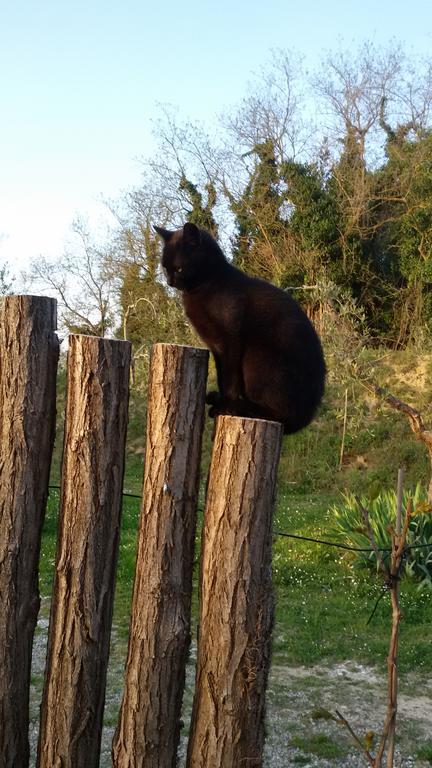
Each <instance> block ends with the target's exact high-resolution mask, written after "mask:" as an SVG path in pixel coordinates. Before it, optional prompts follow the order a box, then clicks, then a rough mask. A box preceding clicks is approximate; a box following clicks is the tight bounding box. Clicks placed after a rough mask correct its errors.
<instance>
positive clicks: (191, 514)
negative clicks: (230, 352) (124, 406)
mask: <svg viewBox="0 0 432 768" xmlns="http://www.w3.org/2000/svg"><path fill="white" fill-rule="evenodd" d="M207 361H208V352H207V351H206V350H203V349H194V348H192V347H181V346H177V345H174V344H157V345H155V347H154V348H153V354H152V361H151V372H150V383H149V406H148V416H147V448H146V460H145V474H144V486H143V503H142V509H141V520H140V530H139V537H138V555H137V564H136V573H135V584H134V593H133V603H132V618H131V627H130V637H129V650H128V657H127V662H126V673H125V691H124V696H123V702H122V706H121V710H120V717H119V723H118V727H117V731H116V734H115V737H114V742H113V764H114V766H115V767H116V768H126V766H128V768H135V766H139V765H145V766H146V768H174V766H176V765H177V757H176V753H177V747H178V742H179V738H180V713H181V702H182V695H183V687H184V677H185V666H186V658H187V653H188V649H189V643H190V610H191V591H192V566H193V555H194V542H195V528H196V508H197V501H198V486H199V465H200V454H201V435H202V429H203V421H204V404H205V387H206V379H207Z"/></svg>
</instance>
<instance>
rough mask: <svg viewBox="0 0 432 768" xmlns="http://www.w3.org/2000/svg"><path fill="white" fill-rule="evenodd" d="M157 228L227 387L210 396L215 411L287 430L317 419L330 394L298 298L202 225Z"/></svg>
mask: <svg viewBox="0 0 432 768" xmlns="http://www.w3.org/2000/svg"><path fill="white" fill-rule="evenodd" d="M155 230H156V232H157V233H158V234H159V235H160V236H161V238H162V240H163V243H164V247H163V254H162V266H163V268H164V270H165V274H166V277H167V281H168V285H170V286H173V287H174V288H178V289H179V290H180V291H182V297H183V304H184V308H185V311H186V314H187V316H188V318H189V320H190V321H191V323H192V325H193V326H194V327H195V329H196V330H197V332H198V334H199V335H200V337H201V338H202V340H203V341H204V342H205V344H206V345H207V346H208V347H209V349H210V350H211V352H212V353H213V356H214V359H215V363H216V371H217V379H218V386H219V392H210V393H209V394H208V395H207V402H208V403H210V404H211V406H212V408H211V409H210V415H211V416H217V415H218V414H231V415H234V416H246V417H251V418H261V419H269V420H272V421H279V422H281V423H282V424H283V426H284V432H285V434H288V433H292V432H297V431H298V430H299V429H302V428H303V427H305V426H306V425H307V424H309V423H310V421H311V420H312V418H313V416H314V414H315V412H316V409H317V407H318V405H319V403H320V401H321V398H322V395H323V392H324V381H325V363H324V357H323V353H322V348H321V344H320V340H319V338H318V335H317V333H316V331H315V329H314V327H313V325H312V323H311V322H310V320H309V319H308V317H307V316H306V314H305V313H304V312H303V310H302V309H301V308H300V306H299V305H298V304H297V302H296V301H294V299H293V298H292V297H291V296H290V295H289V293H287V292H286V291H283V290H281V289H280V288H276V287H275V286H274V285H272V284H271V283H268V282H266V281H264V280H259V279H257V278H252V277H249V276H248V275H246V274H245V273H244V272H241V271H240V270H239V269H237V268H236V267H234V266H233V265H232V264H230V263H229V261H227V259H226V258H225V256H224V254H223V252H222V250H221V249H220V247H219V245H218V244H217V242H216V240H214V238H213V237H212V236H211V235H210V234H209V233H208V232H206V231H205V230H203V229H199V228H198V227H197V226H195V224H191V223H186V224H185V225H184V227H183V228H182V229H180V230H177V231H175V232H171V231H169V230H166V229H162V228H161V227H155Z"/></svg>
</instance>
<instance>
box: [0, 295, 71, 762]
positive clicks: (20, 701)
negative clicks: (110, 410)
mask: <svg viewBox="0 0 432 768" xmlns="http://www.w3.org/2000/svg"><path fill="white" fill-rule="evenodd" d="M56 327H57V323H56V301H55V299H48V298H45V297H39V296H7V297H5V298H4V299H3V300H2V305H1V309H0V422H1V423H0V766H1V768H12V766H13V767H14V768H24V766H26V765H28V760H29V743H28V720H29V712H28V703H29V686H30V666H31V653H32V642H33V633H34V629H35V625H36V620H37V613H38V610H39V589H38V562H39V550H40V538H41V531H42V523H43V518H44V514H45V506H46V500H47V495H48V479H49V472H50V464H51V454H52V448H53V444H54V429H55V397H56V389H55V388H56V372H57V361H58V350H59V345H58V339H57V336H56V334H55V329H56Z"/></svg>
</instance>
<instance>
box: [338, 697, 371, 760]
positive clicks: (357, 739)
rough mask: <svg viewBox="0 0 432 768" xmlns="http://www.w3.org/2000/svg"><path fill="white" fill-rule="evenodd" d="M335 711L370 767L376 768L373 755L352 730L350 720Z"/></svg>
mask: <svg viewBox="0 0 432 768" xmlns="http://www.w3.org/2000/svg"><path fill="white" fill-rule="evenodd" d="M335 711H336V714H337V716H338V718H339V720H340V722H341V723H342V725H344V726H345V728H346V729H347V730H348V731H349V732H350V734H351V736H352V737H353V739H354V741H355V743H356V744H357V746H358V747H359V748H360V749H361V751H362V752H364V754H365V756H366V757H367V760H368V762H369V765H372V766H375V760H374V758H373V757H372V755H371V753H370V752H369V750H368V749H366V747H365V745H364V744H363V742H362V740H361V739H360V738H359V737H358V736H357V734H356V733H355V731H353V729H352V728H351V726H350V724H349V722H348V720H347V719H346V718H345V717H344V716H343V715H342V714H341V713H340V712H339V710H338V709H336V710H335Z"/></svg>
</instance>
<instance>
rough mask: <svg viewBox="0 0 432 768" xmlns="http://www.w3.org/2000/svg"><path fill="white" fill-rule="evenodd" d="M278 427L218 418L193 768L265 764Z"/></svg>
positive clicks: (190, 760)
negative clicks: (265, 717) (273, 516)
mask: <svg viewBox="0 0 432 768" xmlns="http://www.w3.org/2000/svg"><path fill="white" fill-rule="evenodd" d="M281 440H282V428H281V426H280V424H276V423H274V422H269V421H258V420H255V419H241V418H235V417H230V416H222V417H219V418H218V421H217V428H216V435H215V440H214V446H213V456H212V464H211V469H210V476H209V483H208V490H207V502H206V511H205V519H204V533H203V545H202V546H203V548H202V556H201V605H200V622H199V637H198V659H197V672H196V686H195V698H194V705H193V712H192V723H191V732H190V737H189V748H188V758H187V766H188V768H209V766H221V767H222V766H223V768H238V766H243V765H244V766H245V767H246V766H248V768H257V767H258V766H261V765H262V750H263V746H264V713H265V691H266V684H267V677H268V671H269V664H270V640H271V629H272V621H273V597H272V583H271V543H272V513H273V507H274V500H275V489H276V473H277V466H278V461H279V453H280V446H281Z"/></svg>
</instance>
